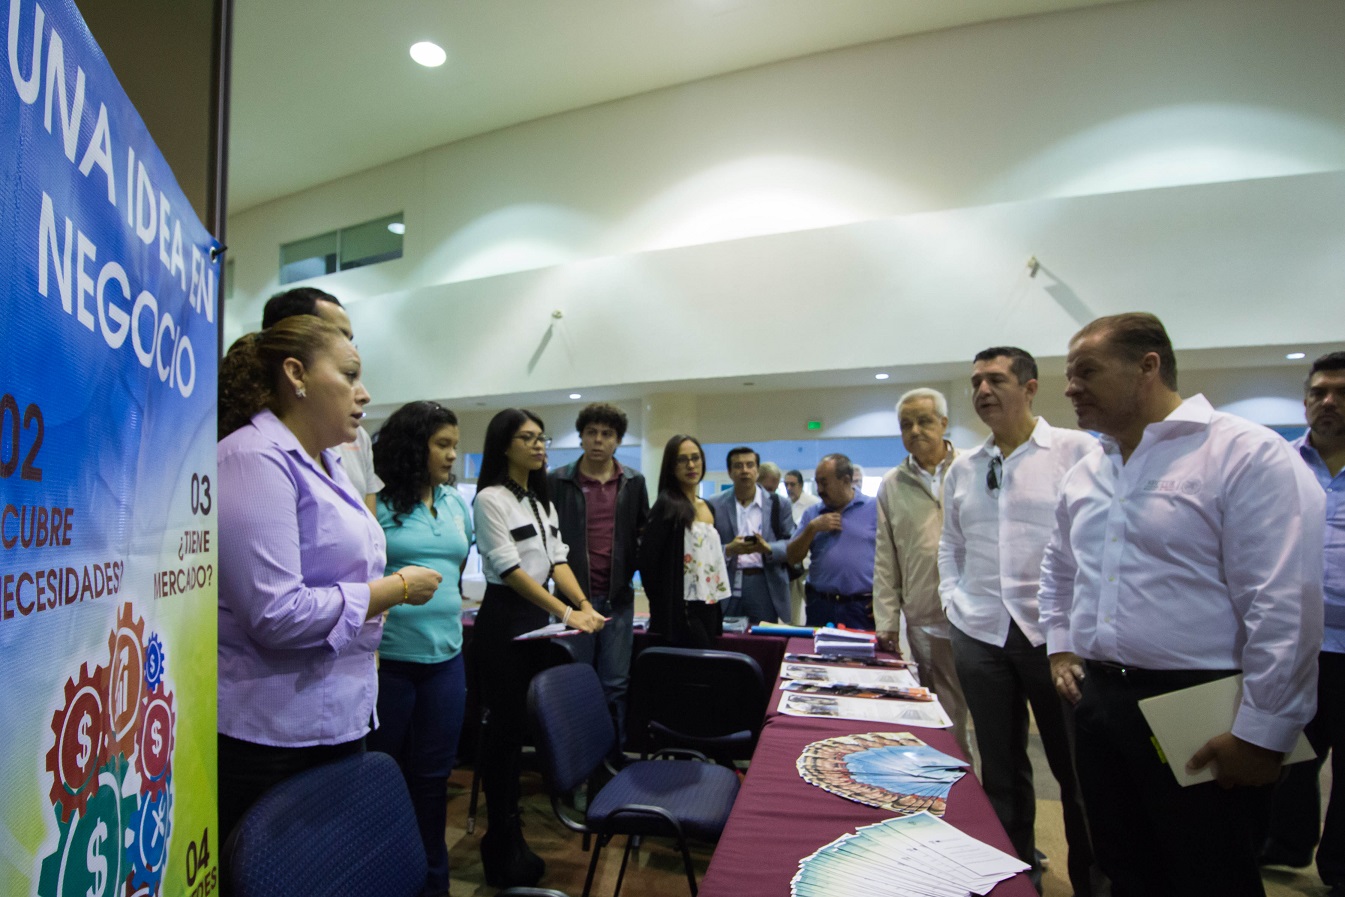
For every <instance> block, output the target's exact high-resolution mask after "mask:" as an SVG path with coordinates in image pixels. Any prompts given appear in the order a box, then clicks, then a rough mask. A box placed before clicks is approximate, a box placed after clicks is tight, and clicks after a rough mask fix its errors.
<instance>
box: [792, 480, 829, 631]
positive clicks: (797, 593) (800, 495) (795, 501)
mask: <svg viewBox="0 0 1345 897" xmlns="http://www.w3.org/2000/svg"><path fill="white" fill-rule="evenodd" d="M785 494H786V495H788V496H789V504H790V509H791V510H792V511H793V512H794V531H795V532H798V529H799V521H800V520H802V519H803V512H804V511H806V510H808V509H809V508H811V507H812V506H813V505H815V504H817V503H818V502H819V501H821V500H822V499H820V498H818V497H817V496H816V495H813V494H812V493H811V492H808V491H807V490H805V489H804V488H803V471H801V470H791V471H789V472H788V473H786V474H785ZM807 572H808V561H807V559H806V558H805V559H804V562H803V563H801V564H791V565H790V566H789V622H791V623H794V624H795V625H797V626H802V625H803V619H804V617H803V605H804V602H805V601H806V600H807V597H808V594H807V583H806V582H805V581H804V579H803V577H804V575H805V574H806V573H807Z"/></svg>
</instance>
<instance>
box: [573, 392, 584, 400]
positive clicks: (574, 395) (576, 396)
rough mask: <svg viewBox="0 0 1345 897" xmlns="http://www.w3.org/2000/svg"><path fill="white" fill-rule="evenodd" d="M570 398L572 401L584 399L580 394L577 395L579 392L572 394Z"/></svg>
mask: <svg viewBox="0 0 1345 897" xmlns="http://www.w3.org/2000/svg"><path fill="white" fill-rule="evenodd" d="M570 398H572V399H582V398H583V396H581V395H580V394H579V393H577V392H572V393H570Z"/></svg>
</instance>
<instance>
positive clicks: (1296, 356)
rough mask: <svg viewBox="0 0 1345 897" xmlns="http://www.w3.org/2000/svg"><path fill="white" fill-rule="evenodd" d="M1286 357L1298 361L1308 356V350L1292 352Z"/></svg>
mask: <svg viewBox="0 0 1345 897" xmlns="http://www.w3.org/2000/svg"><path fill="white" fill-rule="evenodd" d="M1284 357H1285V358H1287V359H1289V360H1290V361H1298V360H1299V359H1302V358H1307V357H1308V354H1307V353H1306V352H1290V353H1289V354H1288V355H1286V356H1284Z"/></svg>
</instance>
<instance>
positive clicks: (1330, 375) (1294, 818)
mask: <svg viewBox="0 0 1345 897" xmlns="http://www.w3.org/2000/svg"><path fill="white" fill-rule="evenodd" d="M1303 393H1304V395H1303V408H1304V411H1305V412H1306V414H1307V419H1308V432H1306V433H1304V434H1303V435H1302V436H1301V437H1299V438H1298V439H1297V440H1295V441H1294V443H1293V446H1294V448H1296V449H1297V450H1298V454H1299V457H1301V458H1302V459H1303V461H1304V463H1306V464H1307V465H1308V469H1309V470H1311V471H1312V473H1313V475H1314V476H1316V478H1317V482H1318V483H1320V484H1321V486H1322V488H1323V489H1324V490H1326V543H1325V555H1324V564H1323V569H1324V573H1325V576H1324V580H1323V591H1324V592H1325V599H1326V620H1325V629H1324V633H1323V638H1322V653H1321V654H1319V655H1317V715H1316V716H1315V717H1314V718H1313V720H1312V722H1310V723H1308V727H1307V730H1306V731H1307V734H1308V740H1309V741H1311V742H1312V746H1313V748H1314V749H1315V750H1316V751H1317V761H1316V762H1315V763H1296V764H1294V765H1293V766H1291V767H1289V769H1288V770H1287V772H1286V773H1285V775H1284V778H1283V780H1282V781H1281V782H1280V784H1279V787H1278V788H1276V790H1275V798H1274V804H1273V805H1272V809H1271V814H1270V836H1269V838H1267V839H1266V843H1265V846H1264V847H1262V849H1261V858H1260V860H1261V865H1263V866H1296V867H1298V866H1307V865H1309V864H1310V863H1311V862H1312V849H1313V847H1317V874H1318V875H1320V876H1321V877H1322V881H1324V882H1326V883H1327V884H1328V885H1330V886H1331V894H1332V895H1334V897H1340V895H1345V753H1343V752H1345V352H1332V353H1330V354H1329V355H1323V356H1322V357H1321V358H1318V359H1317V360H1316V361H1314V362H1313V363H1312V370H1311V371H1309V373H1308V379H1307V382H1306V383H1305V384H1304V388H1303ZM1328 751H1329V752H1330V754H1331V798H1330V801H1329V802H1328V803H1327V807H1326V827H1325V828H1321V796H1320V794H1319V793H1318V774H1319V773H1320V772H1321V768H1322V764H1323V763H1325V762H1326V756H1327V752H1328ZM1319 832H1320V833H1321V845H1320V846H1317V844H1318V842H1317V836H1318V833H1319Z"/></svg>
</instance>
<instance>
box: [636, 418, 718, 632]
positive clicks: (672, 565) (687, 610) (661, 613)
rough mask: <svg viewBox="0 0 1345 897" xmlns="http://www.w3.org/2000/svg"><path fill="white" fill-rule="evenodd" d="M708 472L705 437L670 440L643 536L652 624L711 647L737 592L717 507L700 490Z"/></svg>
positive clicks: (642, 575) (643, 562)
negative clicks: (733, 589)
mask: <svg viewBox="0 0 1345 897" xmlns="http://www.w3.org/2000/svg"><path fill="white" fill-rule="evenodd" d="M704 477H705V453H704V452H703V451H702V450H701V444H700V442H698V441H697V440H696V438H695V437H694V436H682V435H677V436H674V437H673V438H672V439H670V440H668V444H667V445H666V446H665V447H664V449H663V466H662V468H661V469H660V471H659V477H658V500H657V501H655V502H654V507H653V509H652V510H650V512H649V522H648V523H647V524H646V525H645V530H644V536H643V537H642V538H641V540H640V582H641V583H643V584H644V590H645V595H646V596H648V598H649V630H650V632H654V633H657V634H658V635H662V636H663V637H664V638H666V639H667V640H668V642H669V643H670V644H672V645H675V646H677V647H684V648H709V647H711V643H712V642H713V641H714V639H715V638H717V637H718V636H719V635H720V634H722V632H723V628H724V626H723V622H724V620H723V609H722V607H721V606H720V604H719V602H721V601H723V600H724V599H726V598H729V597H730V595H731V594H732V593H731V592H730V590H729V584H728V569H727V565H726V564H725V562H724V548H723V545H722V544H721V543H720V541H719V533H718V532H717V531H716V530H715V515H714V511H713V509H711V507H710V506H709V505H708V504H707V503H706V502H705V501H704V500H703V499H701V498H700V497H699V496H698V495H697V494H696V490H697V488H698V487H699V486H700V482H701V480H702V479H704Z"/></svg>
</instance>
